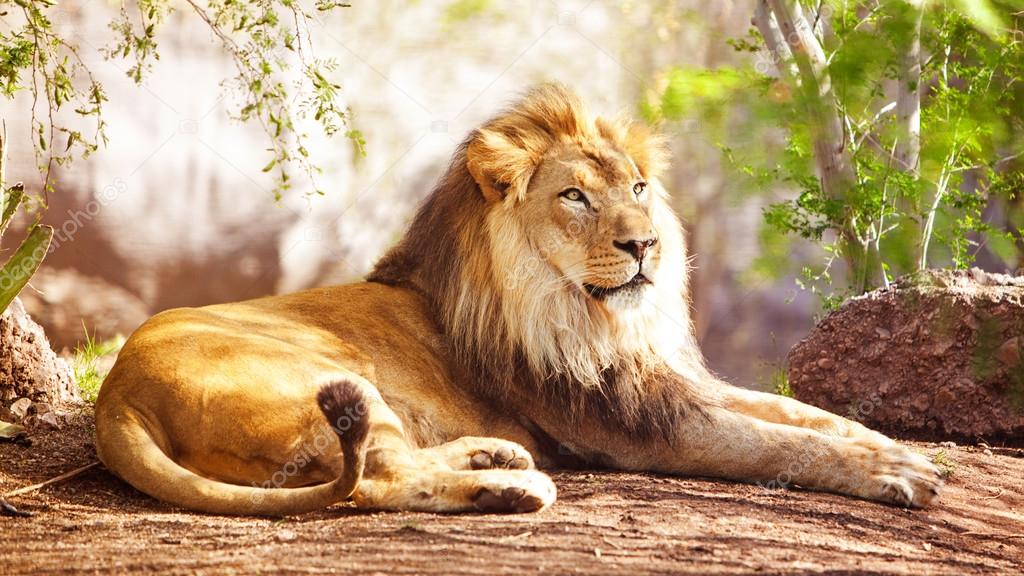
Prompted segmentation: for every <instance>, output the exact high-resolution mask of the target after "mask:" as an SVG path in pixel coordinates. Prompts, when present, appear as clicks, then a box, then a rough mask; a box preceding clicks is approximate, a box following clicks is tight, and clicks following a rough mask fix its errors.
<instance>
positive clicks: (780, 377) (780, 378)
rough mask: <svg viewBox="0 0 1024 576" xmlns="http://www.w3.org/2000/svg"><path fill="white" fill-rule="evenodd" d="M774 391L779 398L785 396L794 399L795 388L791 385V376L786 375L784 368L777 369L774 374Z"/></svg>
mask: <svg viewBox="0 0 1024 576" xmlns="http://www.w3.org/2000/svg"><path fill="white" fill-rule="evenodd" d="M771 378H772V380H771V381H772V390H773V391H774V392H775V393H776V394H778V395H779V396H785V397H786V398H793V397H794V394H793V388H792V387H790V385H789V375H788V374H786V369H785V368H783V367H781V366H780V367H779V368H776V369H775V370H774V371H773V372H772V376H771Z"/></svg>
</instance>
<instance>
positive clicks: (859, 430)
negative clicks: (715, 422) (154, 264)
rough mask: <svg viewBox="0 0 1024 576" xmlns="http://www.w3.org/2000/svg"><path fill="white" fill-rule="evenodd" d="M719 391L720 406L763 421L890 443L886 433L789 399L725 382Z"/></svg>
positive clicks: (833, 434) (832, 434)
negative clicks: (721, 401)
mask: <svg viewBox="0 0 1024 576" xmlns="http://www.w3.org/2000/svg"><path fill="white" fill-rule="evenodd" d="M720 392H721V394H722V399H723V401H724V402H723V405H724V406H725V407H726V408H727V409H729V410H732V411H735V412H739V413H740V414H745V415H747V416H752V417H754V418H758V419H760V420H764V421H765V422H773V423H775V424H787V425H789V426H798V427H800V428H810V429H811V430H815V431H818V432H821V433H822V434H827V435H831V436H847V437H854V436H864V437H870V438H873V439H874V440H875V441H877V442H883V443H884V442H892V440H890V439H889V438H887V437H886V436H884V435H882V434H880V433H878V432H875V431H874V430H871V429H870V428H867V427H866V426H864V425H863V424H860V423H859V422H854V421H853V420H850V419H848V418H843V417H842V416H838V415H836V414H833V413H831V412H828V411H826V410H822V409H821V408H816V407H814V406H811V405H809V404H804V403H803V402H800V401H799V400H794V399H793V398H787V397H785V396H779V395H778V394H770V393H767V392H758V391H755V390H746V389H743V388H737V387H735V386H731V385H728V384H726V385H724V386H723V387H722V389H721V390H720ZM872 408H873V405H872Z"/></svg>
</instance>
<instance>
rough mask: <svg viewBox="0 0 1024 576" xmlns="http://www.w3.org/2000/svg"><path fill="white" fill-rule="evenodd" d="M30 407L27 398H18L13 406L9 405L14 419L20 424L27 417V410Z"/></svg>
mask: <svg viewBox="0 0 1024 576" xmlns="http://www.w3.org/2000/svg"><path fill="white" fill-rule="evenodd" d="M30 406H32V401H31V400H29V399H28V398H18V399H17V400H15V401H14V403H13V404H11V413H12V414H14V417H15V418H17V419H18V421H19V422H20V421H22V420H24V419H25V416H27V415H28V409H29V407H30Z"/></svg>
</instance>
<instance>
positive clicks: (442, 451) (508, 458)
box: [422, 436, 535, 470]
mask: <svg viewBox="0 0 1024 576" xmlns="http://www.w3.org/2000/svg"><path fill="white" fill-rule="evenodd" d="M422 452H423V454H425V455H427V456H429V457H431V458H435V459H437V460H439V461H440V462H443V463H444V464H446V465H447V466H449V467H450V468H451V469H452V470H530V469H533V468H535V466H534V463H533V456H530V453H529V452H528V451H527V450H526V448H523V447H522V446H520V445H519V444H516V443H515V442H510V441H508V440H502V439H501V438H478V437H474V436H465V437H463V438H459V439H458V440H455V441H453V442H449V443H447V444H442V445H441V446H435V447H433V448H427V449H425V450H423V451H422Z"/></svg>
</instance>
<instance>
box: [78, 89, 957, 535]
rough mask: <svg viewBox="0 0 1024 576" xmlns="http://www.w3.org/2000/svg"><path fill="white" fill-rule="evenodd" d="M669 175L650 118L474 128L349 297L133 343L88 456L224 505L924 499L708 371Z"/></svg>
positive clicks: (935, 482)
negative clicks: (696, 489)
mask: <svg viewBox="0 0 1024 576" xmlns="http://www.w3.org/2000/svg"><path fill="white" fill-rule="evenodd" d="M666 161H667V156H666V153H665V151H664V149H663V144H662V140H661V139H660V138H658V137H657V136H655V135H653V134H650V133H649V132H648V131H647V130H645V129H644V128H643V127H642V126H641V125H638V124H635V123H631V122H627V121H610V120H605V119H602V118H596V119H594V118H592V117H591V116H589V115H588V114H587V113H586V111H585V110H584V108H583V106H582V104H581V103H580V102H579V100H578V99H577V97H576V96H575V95H573V94H572V93H571V92H569V91H568V90H566V89H564V88H562V87H559V86H555V85H545V86H541V87H538V88H535V89H533V90H532V91H530V92H529V93H528V94H527V95H526V96H525V97H524V98H523V99H522V100H520V101H519V102H518V103H516V104H515V105H514V106H512V107H511V108H510V109H508V110H506V111H505V112H503V113H501V114H499V115H498V116H496V117H495V118H493V119H492V120H490V121H489V122H487V123H486V124H484V125H483V126H482V127H481V128H479V129H477V130H475V131H473V133H472V134H471V135H470V136H469V137H468V138H467V140H466V141H465V142H464V143H463V145H462V146H461V147H460V148H459V149H458V151H457V152H456V154H455V157H454V159H453V160H452V163H451V166H450V167H449V169H448V171H447V173H446V174H445V175H444V176H443V177H442V178H441V180H440V183H439V184H438V185H437V187H436V188H435V189H434V191H433V193H431V195H430V196H429V197H428V198H427V199H426V202H425V203H424V204H423V206H422V207H421V208H420V210H419V212H418V213H417V215H416V217H415V219H414V221H413V223H412V226H411V228H410V229H409V231H408V233H407V234H406V235H405V238H404V239H403V240H402V241H401V243H399V244H398V246H396V247H395V248H393V249H392V250H391V251H390V252H389V253H388V254H387V255H386V256H385V257H384V258H383V259H382V260H381V261H380V262H379V263H378V264H377V266H376V268H375V269H374V271H373V272H372V273H371V274H370V276H369V277H368V278H367V281H366V282H360V283H356V284H350V285H346V286H334V287H329V288H317V289H313V290H307V291H304V292H299V293H297V294H290V295H286V296H275V297H270V298H262V299H258V300H252V301H249V302H241V303H235V304H221V305H216V306H208V307H205V308H197V309H178V310H171V311H168V312H164V313H162V314H159V315H157V316H155V317H154V318H153V319H151V320H150V321H148V322H147V323H146V324H145V325H143V326H142V327H141V328H139V330H138V331H136V332H135V334H134V335H132V337H131V338H130V339H129V340H128V342H127V344H126V345H125V347H124V349H123V350H122V352H121V354H120V356H119V358H118V360H117V364H116V365H115V366H114V368H113V370H112V371H111V373H110V375H109V376H108V377H107V379H106V382H104V384H103V387H102V389H101V391H100V395H99V400H98V401H97V404H96V441H97V450H98V452H99V456H100V458H101V459H102V460H103V462H104V464H106V466H107V468H109V469H110V470H111V471H112V472H114V473H115V474H117V475H118V476H120V477H121V478H123V479H125V480H126V481H128V482H129V483H130V484H132V485H133V486H135V487H136V488H138V489H139V490H142V491H143V492H146V493H147V494H150V495H152V496H155V497H156V498H159V499H161V500H165V501H167V502H170V503H173V504H176V505H179V506H183V507H186V508H191V509H193V510H200V511H205V512H214V513H228V514H268V515H283V514H296V513H300V512H306V511H310V510H315V509H318V508H322V507H325V506H328V505H330V504H332V503H335V502H338V501H341V500H344V499H346V498H349V497H352V498H353V499H354V500H355V503H356V505H357V506H359V507H364V508H376V509H391V510H429V511H445V512H459V511H471V510H482V511H491V512H528V511H534V510H540V509H542V508H544V507H546V506H548V505H550V504H551V503H552V502H554V500H555V486H554V484H552V482H551V480H550V478H549V477H548V476H547V475H545V474H544V473H542V472H539V471H537V470H536V469H535V462H536V463H537V464H539V465H541V466H555V465H559V464H560V463H564V462H565V461H566V460H569V459H572V460H574V461H576V462H577V463H580V462H582V463H584V464H587V465H593V466H602V467H608V468H617V469H623V470H650V471H655V472H663V473H669V474H695V475H705V476H717V477H722V478H731V479H735V480H742V481H748V482H755V481H756V482H767V483H770V484H778V485H783V486H785V485H788V484H790V483H792V484H797V485H800V486H804V487H807V488H814V489H818V490H828V491H833V492H839V493H844V494H852V495H855V496H859V497H863V498H869V499H873V500H881V501H885V502H893V503H897V504H901V505H907V506H921V505H924V504H927V503H928V502H929V501H931V500H932V499H933V498H934V497H935V496H936V495H937V494H938V489H939V487H940V485H941V483H942V480H941V477H940V475H939V471H938V470H937V469H936V467H935V466H933V465H932V464H930V463H929V462H928V460H927V459H926V458H924V457H923V456H921V455H918V454H916V453H914V452H912V451H910V450H908V449H906V448H904V447H902V446H900V445H899V444H897V443H895V442H894V441H892V440H890V439H889V438H887V437H885V436H883V435H881V434H879V433H877V432H873V431H871V430H868V429H867V428H865V427H864V426H861V425H860V424H857V423H855V422H852V421H849V420H846V419H844V418H840V417H838V416H835V415H832V414H829V413H827V412H824V411H822V410H819V409H816V408H813V407H811V406H807V405H804V404H801V403H800V402H796V401H794V400H791V399H789V398H784V397H780V396H775V395H772V394H764V393H759V392H753V391H749V390H744V389H740V388H735V387H732V386H730V385H728V384H725V383H723V382H721V381H719V380H718V379H716V378H715V377H714V376H713V375H712V374H711V373H710V372H709V370H708V369H707V368H706V367H705V365H704V361H703V358H702V356H701V353H700V351H699V350H698V348H697V344H696V342H695V338H694V334H693V329H692V327H691V323H690V319H689V316H688V309H687V293H686V247H685V245H684V242H683V232H682V229H681V226H680V223H679V221H678V220H677V219H676V216H675V215H674V214H673V213H672V211H671V210H670V209H669V206H668V201H667V194H666V192H665V190H664V189H663V188H662V186H661V185H660V184H659V183H658V174H659V173H660V172H661V171H662V169H663V168H664V167H665V165H666ZM318 408H319V409H318ZM324 415H326V417H327V421H328V422H329V423H330V424H331V426H330V427H328V426H327V425H326V424H325V423H324V420H323V418H324ZM535 459H536V460H535Z"/></svg>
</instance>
